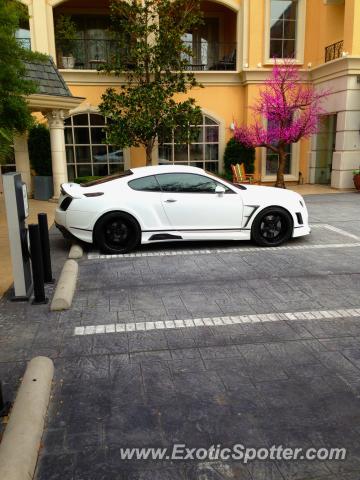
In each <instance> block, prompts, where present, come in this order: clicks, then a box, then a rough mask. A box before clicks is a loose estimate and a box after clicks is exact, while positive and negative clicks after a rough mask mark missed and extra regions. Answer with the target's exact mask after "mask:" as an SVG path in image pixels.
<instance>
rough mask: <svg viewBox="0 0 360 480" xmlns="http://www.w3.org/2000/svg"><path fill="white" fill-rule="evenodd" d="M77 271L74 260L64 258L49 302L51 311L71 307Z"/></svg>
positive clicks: (77, 267)
mask: <svg viewBox="0 0 360 480" xmlns="http://www.w3.org/2000/svg"><path fill="white" fill-rule="evenodd" d="M78 271H79V266H78V264H77V262H75V260H66V262H65V264H64V266H63V269H62V271H61V275H60V278H59V281H58V284H57V286H56V290H55V293H54V297H53V299H52V302H51V306H50V310H51V311H59V310H68V309H69V308H70V307H71V302H72V299H73V296H74V293H75V287H76V280H77V276H78Z"/></svg>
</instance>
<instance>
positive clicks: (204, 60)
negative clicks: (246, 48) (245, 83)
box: [184, 40, 236, 71]
mask: <svg viewBox="0 0 360 480" xmlns="http://www.w3.org/2000/svg"><path fill="white" fill-rule="evenodd" d="M184 43H185V45H186V46H187V47H188V48H189V49H190V50H191V51H192V55H189V56H185V59H186V60H187V61H188V63H189V65H188V67H187V69H188V70H192V71H208V70H216V71H219V70H230V71H235V70H236V43H219V42H208V41H205V40H202V41H200V42H198V43H194V42H186V41H185V42H184Z"/></svg>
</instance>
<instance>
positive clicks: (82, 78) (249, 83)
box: [15, 0, 360, 196]
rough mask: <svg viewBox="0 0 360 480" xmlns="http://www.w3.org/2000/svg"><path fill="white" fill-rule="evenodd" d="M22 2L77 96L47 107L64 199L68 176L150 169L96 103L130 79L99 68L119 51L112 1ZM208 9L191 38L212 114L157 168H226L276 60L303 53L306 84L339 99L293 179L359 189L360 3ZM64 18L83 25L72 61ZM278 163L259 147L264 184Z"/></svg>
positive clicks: (214, 4) (21, 164) (32, 36)
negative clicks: (233, 141) (63, 39)
mask: <svg viewBox="0 0 360 480" xmlns="http://www.w3.org/2000/svg"><path fill="white" fill-rule="evenodd" d="M22 1H23V3H25V4H26V5H27V6H28V8H29V14H30V22H29V29H26V28H24V29H23V30H21V31H20V32H19V38H20V37H21V38H23V40H22V41H25V42H28V43H29V44H30V45H31V48H32V49H33V50H37V51H40V52H43V53H47V54H49V55H51V56H52V58H53V59H54V61H55V63H56V64H57V67H58V68H59V70H60V72H61V75H62V77H63V78H64V80H65V82H66V85H67V86H68V88H69V90H70V91H71V94H72V95H73V97H74V98H77V99H78V100H72V102H74V103H75V104H76V105H75V104H73V105H70V104H68V105H67V106H66V107H65V106H64V108H62V107H61V108H60V107H56V108H55V107H54V108H50V109H48V110H47V109H46V111H45V114H46V118H47V121H48V122H49V126H50V129H51V132H52V139H53V151H54V160H53V166H54V173H55V175H54V183H55V196H56V195H57V194H58V190H59V185H60V183H61V182H62V181H66V180H67V178H69V179H73V178H75V177H79V176H84V175H105V174H108V173H113V172H115V171H117V170H119V169H123V168H127V167H129V166H139V165H143V164H144V163H145V154H144V152H143V151H142V150H141V149H136V148H131V149H126V150H124V151H123V150H120V149H118V148H116V147H112V146H105V145H104V144H103V142H102V140H103V134H102V133H101V126H102V125H104V123H105V122H106V119H103V118H102V117H101V116H100V115H99V114H98V112H97V106H98V104H99V102H100V100H101V95H102V93H103V92H104V91H105V89H106V88H107V87H109V86H116V85H118V84H119V82H120V81H121V79H118V78H114V77H110V76H105V75H104V74H101V73H98V72H97V70H96V69H97V67H98V66H99V64H101V63H102V62H104V61H105V60H106V59H107V56H108V55H109V52H111V48H112V46H111V40H110V38H109V37H108V34H107V28H108V26H109V4H108V1H107V0H98V1H96V2H95V1H92V0H86V1H84V0H22ZM201 7H202V10H203V11H204V19H205V21H204V25H203V26H202V27H200V28H199V29H197V30H196V31H193V32H188V34H187V35H185V36H184V41H186V42H188V43H189V45H191V47H192V50H193V56H192V57H191V58H190V59H189V60H190V63H191V65H192V67H191V68H192V70H193V71H195V72H196V76H197V78H198V80H199V81H200V82H201V83H202V84H203V85H204V87H205V88H203V89H200V88H199V89H194V90H192V91H191V96H193V97H194V98H195V99H196V100H197V103H198V104H199V105H200V106H201V108H202V111H203V120H204V121H203V127H202V130H201V135H200V136H199V139H198V141H197V142H194V144H192V145H189V146H179V145H174V144H172V142H171V139H169V140H168V141H167V142H165V144H164V145H163V146H161V147H159V148H158V149H157V150H156V151H155V152H154V155H153V161H154V163H157V162H179V163H191V164H195V165H198V166H201V167H205V168H207V169H209V170H213V171H219V172H221V171H222V169H223V166H222V161H223V153H224V149H225V145H226V142H227V141H228V139H229V138H231V136H232V131H231V125H232V122H233V121H234V120H236V121H237V122H238V123H245V124H249V123H251V120H252V118H251V117H252V112H251V110H249V109H248V107H249V106H251V105H252V104H253V102H254V100H255V99H256V97H257V95H258V91H259V88H261V86H262V84H263V83H264V81H265V79H266V78H267V76H268V75H269V72H270V70H271V67H272V64H273V57H274V56H276V57H277V58H279V59H281V58H285V57H289V56H294V57H295V59H296V62H297V63H298V64H299V66H300V67H301V69H302V74H303V78H304V81H305V82H311V83H312V84H314V85H315V86H316V88H320V89H328V90H330V92H331V93H330V95H329V97H328V98H327V99H326V101H325V103H324V107H325V109H326V112H327V115H325V116H324V119H323V122H322V127H321V131H320V132H319V134H318V135H315V136H314V137H313V138H312V139H308V140H303V141H301V142H299V144H296V145H293V146H292V148H291V152H290V155H289V162H288V167H287V174H286V177H285V179H286V180H287V181H293V182H297V181H301V182H304V183H324V184H326V183H327V184H331V186H332V187H334V188H351V187H352V186H353V183H352V170H353V169H355V168H359V165H360V154H359V153H360V152H359V150H360V132H359V130H360V1H358V0H218V1H213V0H205V1H202V2H201ZM60 15H70V16H71V18H72V19H73V21H74V22H75V23H76V27H77V32H78V35H77V40H76V45H75V46H74V52H73V58H74V60H73V62H70V63H69V62H68V61H67V60H66V59H64V58H62V56H61V51H60V49H59V47H58V46H57V45H56V35H55V29H54V25H56V21H57V19H58V18H59V16H60ZM69 66H71V68H69ZM65 67H66V68H65ZM39 110H40V111H42V110H41V109H39ZM60 131H61V132H62V133H60ZM55 132H56V133H55ZM61 135H62V139H60V137H61ZM55 137H56V138H55ZM25 143H26V142H24V140H23V139H22V140H21V139H18V141H17V143H16V146H15V152H16V155H15V156H16V168H18V169H19V170H21V171H22V172H23V173H24V178H25V179H26V180H27V181H29V171H30V170H29V168H28V166H27V165H26V160H25V158H26V152H25V150H26V148H25V147H26V145H25ZM277 161H278V160H277V158H276V156H274V155H272V154H269V152H267V151H266V150H265V149H258V151H257V155H256V171H257V173H258V175H260V176H261V180H262V181H263V182H272V181H273V180H274V179H275V173H276V169H277Z"/></svg>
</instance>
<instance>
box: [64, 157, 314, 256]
mask: <svg viewBox="0 0 360 480" xmlns="http://www.w3.org/2000/svg"><path fill="white" fill-rule="evenodd" d="M55 222H56V225H57V226H58V228H59V229H60V230H61V231H62V232H63V233H64V235H69V234H70V235H71V236H73V237H76V238H77V239H79V240H82V241H84V242H88V243H94V244H95V245H96V246H97V247H98V248H99V249H100V250H101V251H103V252H107V253H125V252H128V251H130V250H132V249H134V248H135V247H136V246H137V245H139V244H145V243H154V242H164V241H169V240H171V241H172V240H179V241H180V240H250V239H252V240H253V241H254V242H255V243H257V244H258V245H262V246H266V247H274V246H278V245H280V244H282V243H283V242H285V241H287V240H288V239H289V238H290V237H300V236H302V235H308V234H309V233H310V228H309V225H308V213H307V209H306V206H305V202H304V199H303V198H302V197H301V196H300V195H299V194H297V193H295V192H292V191H289V190H283V189H278V188H270V187H260V186H255V185H246V186H245V185H237V184H236V185H235V184H232V183H230V182H227V181H226V180H223V179H221V178H218V177H217V176H215V175H212V174H211V173H208V172H205V171H204V170H202V169H200V168H196V167H189V166H183V165H179V166H175V165H159V166H154V167H142V168H132V169H131V170H127V171H126V172H124V173H123V174H119V175H115V176H112V177H105V178H102V179H100V180H97V181H94V182H90V183H86V184H82V185H78V184H76V183H64V184H63V185H62V187H61V196H60V199H59V205H58V207H57V209H56V217H55Z"/></svg>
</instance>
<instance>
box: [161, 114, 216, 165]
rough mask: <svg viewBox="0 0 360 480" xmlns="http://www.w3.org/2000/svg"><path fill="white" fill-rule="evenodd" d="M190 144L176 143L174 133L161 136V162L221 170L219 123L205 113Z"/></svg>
mask: <svg viewBox="0 0 360 480" xmlns="http://www.w3.org/2000/svg"><path fill="white" fill-rule="evenodd" d="M193 128H194V129H196V139H195V140H194V141H193V142H191V143H190V144H186V143H185V144H182V143H176V142H175V140H174V134H170V135H168V136H166V135H164V136H162V137H159V164H169V163H171V164H176V165H191V166H193V167H200V168H204V169H205V170H208V171H209V172H215V173H218V172H219V124H218V123H217V122H216V121H215V120H213V119H212V118H210V117H209V116H207V115H203V121H202V124H201V125H198V126H197V127H193Z"/></svg>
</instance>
